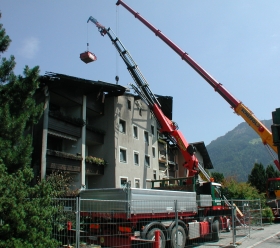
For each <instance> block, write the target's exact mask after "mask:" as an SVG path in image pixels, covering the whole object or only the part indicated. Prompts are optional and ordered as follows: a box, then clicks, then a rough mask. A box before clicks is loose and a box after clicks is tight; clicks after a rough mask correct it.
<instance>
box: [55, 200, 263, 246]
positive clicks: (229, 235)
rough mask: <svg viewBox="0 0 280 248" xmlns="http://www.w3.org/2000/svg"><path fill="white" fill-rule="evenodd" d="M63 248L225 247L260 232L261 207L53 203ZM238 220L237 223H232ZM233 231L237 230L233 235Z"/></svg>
mask: <svg viewBox="0 0 280 248" xmlns="http://www.w3.org/2000/svg"><path fill="white" fill-rule="evenodd" d="M54 202H55V206H54V207H56V208H58V209H59V211H57V214H56V216H54V217H53V231H54V232H53V235H54V238H55V239H57V240H58V241H60V243H61V246H60V247H84V248H87V247H107V248H108V247H114V248H117V247H147V248H149V247H156V246H155V239H156V231H158V232H159V243H160V246H159V247H176V248H177V247H196V245H199V247H201V248H202V247H208V246H211V247H221V246H223V245H227V244H233V243H235V242H238V240H239V239H241V238H244V237H248V236H250V233H252V232H254V230H257V229H258V228H260V227H261V226H262V217H261V208H260V202H259V201H245V200H234V201H229V202H230V204H232V207H231V206H228V203H226V202H222V203H221V205H217V206H215V207H212V206H211V207H210V206H207V205H209V204H211V205H212V202H210V203H209V202H205V200H195V201H191V200H185V199H178V200H175V201H166V200H152V199H151V200H149V201H144V200H100V199H81V198H63V199H55V201H54ZM232 220H234V221H232ZM231 229H233V230H231Z"/></svg>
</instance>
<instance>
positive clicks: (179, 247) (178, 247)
mask: <svg viewBox="0 0 280 248" xmlns="http://www.w3.org/2000/svg"><path fill="white" fill-rule="evenodd" d="M177 233H178V244H177V243H176V234H177ZM170 239H171V241H170V242H171V247H172V248H184V247H185V244H186V239H187V235H186V232H185V230H184V228H183V227H181V226H178V232H176V226H175V227H174V228H173V229H172V231H171V238H170Z"/></svg>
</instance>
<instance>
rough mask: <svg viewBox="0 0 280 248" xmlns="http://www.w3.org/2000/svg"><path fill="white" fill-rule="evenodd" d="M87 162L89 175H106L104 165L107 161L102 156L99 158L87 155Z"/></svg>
mask: <svg viewBox="0 0 280 248" xmlns="http://www.w3.org/2000/svg"><path fill="white" fill-rule="evenodd" d="M85 162H86V174H88V175H104V166H106V165H107V162H106V161H105V160H104V159H102V158H97V157H93V156H87V157H86V158H85Z"/></svg>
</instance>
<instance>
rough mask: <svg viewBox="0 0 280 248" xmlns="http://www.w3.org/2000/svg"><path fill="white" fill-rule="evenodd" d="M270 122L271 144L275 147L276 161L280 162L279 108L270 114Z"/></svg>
mask: <svg viewBox="0 0 280 248" xmlns="http://www.w3.org/2000/svg"><path fill="white" fill-rule="evenodd" d="M272 122H273V124H272V125H271V131H272V138H273V143H274V145H275V146H277V150H278V161H280V108H277V109H276V110H275V111H273V112H272Z"/></svg>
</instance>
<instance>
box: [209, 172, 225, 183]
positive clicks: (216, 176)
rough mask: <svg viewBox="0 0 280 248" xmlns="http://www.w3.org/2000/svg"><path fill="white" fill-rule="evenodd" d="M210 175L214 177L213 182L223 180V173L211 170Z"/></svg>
mask: <svg viewBox="0 0 280 248" xmlns="http://www.w3.org/2000/svg"><path fill="white" fill-rule="evenodd" d="M211 177H213V178H214V182H217V183H221V182H222V181H223V180H224V178H225V177H224V174H223V173H219V172H211Z"/></svg>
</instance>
